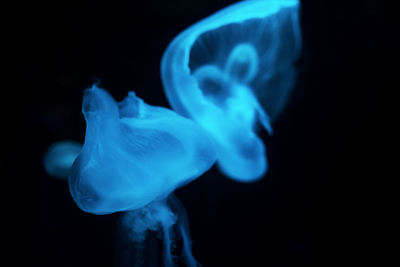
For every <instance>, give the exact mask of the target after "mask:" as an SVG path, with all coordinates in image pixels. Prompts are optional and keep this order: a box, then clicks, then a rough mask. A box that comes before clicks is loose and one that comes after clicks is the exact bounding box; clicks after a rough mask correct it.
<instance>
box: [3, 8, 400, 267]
mask: <svg viewBox="0 0 400 267" xmlns="http://www.w3.org/2000/svg"><path fill="white" fill-rule="evenodd" d="M233 2H234V1H218V2H217V1H212V0H207V1H205V0H203V1H200V0H196V1H183V0H173V1H161V0H151V1H143V2H141V3H134V2H131V3H130V4H123V5H122V4H121V5H119V4H111V3H109V4H98V3H97V4H93V3H92V4H79V5H74V4H71V3H69V2H62V1H61V2H58V3H57V5H55V4H53V5H51V4H50V5H44V4H43V5H40V4H37V3H35V4H30V5H22V4H21V6H18V4H16V6H14V7H12V8H11V9H12V10H11V12H10V14H11V16H10V19H8V20H7V22H5V23H4V24H3V25H4V26H5V28H6V29H5V31H6V34H7V35H6V36H7V37H6V38H4V40H3V42H5V43H8V44H10V47H7V49H4V51H3V52H4V54H6V55H7V56H10V58H11V59H12V64H11V65H7V68H8V69H9V70H11V74H10V76H9V77H7V78H11V79H10V80H11V81H12V84H11V85H9V86H7V87H6V88H3V89H2V99H1V100H2V102H3V105H2V109H4V110H2V117H3V120H2V125H5V126H6V127H4V128H3V130H2V133H3V134H4V133H5V134H6V138H2V142H4V144H3V145H2V148H1V149H2V150H1V159H0V168H1V179H2V191H3V194H2V196H3V197H4V200H3V201H2V204H3V208H2V213H3V215H4V216H3V215H2V221H3V222H5V223H6V224H5V226H4V227H3V231H4V232H5V234H4V235H3V237H4V239H3V240H4V242H5V243H6V247H7V250H6V254H7V255H6V256H8V257H6V260H7V263H8V266H114V264H115V262H116V258H117V255H118V251H117V250H116V244H117V243H118V241H117V239H116V232H117V229H118V216H119V215H118V214H113V215H107V216H95V215H91V214H86V213H84V212H82V211H81V210H79V208H78V207H77V206H76V205H75V204H74V202H73V200H72V198H71V196H70V195H69V190H68V186H67V183H66V182H65V181H61V180H57V179H54V178H51V177H49V176H48V175H47V174H46V173H45V171H44V170H43V164H42V159H43V154H44V153H45V151H46V149H47V148H48V146H49V145H51V144H52V143H53V142H55V141H59V140H64V139H72V140H76V141H81V142H82V141H83V138H84V128H85V123H84V119H83V116H82V114H81V101H82V91H83V89H85V88H87V87H89V86H90V85H91V84H92V83H93V81H95V80H96V79H98V80H100V82H101V86H102V87H104V88H106V89H107V90H109V92H110V93H111V94H112V95H113V96H114V97H115V98H116V99H117V100H121V99H122V98H123V97H124V96H125V95H126V93H127V91H128V90H134V91H135V92H136V93H137V95H138V96H139V97H141V98H143V99H144V100H145V101H146V102H147V103H149V104H152V105H159V106H166V107H169V104H168V102H167V100H166V97H165V95H164V92H163V89H162V85H161V80H160V75H159V64H160V59H161V56H162V53H163V51H164V49H165V48H166V46H167V45H168V43H169V42H170V41H171V40H172V39H173V37H174V36H176V35H177V34H178V33H179V32H180V31H182V30H184V29H185V28H187V27H188V26H190V25H191V24H193V23H195V22H197V21H198V20H200V19H201V18H204V17H205V16H207V15H209V14H211V13H213V12H215V11H217V10H219V9H221V8H222V7H224V6H226V5H227V4H230V3H233ZM385 8H386V7H385V6H384V4H383V2H379V3H378V1H372V0H365V1H347V2H346V3H345V5H344V4H343V3H339V1H317V0H315V1H303V6H302V12H301V15H302V21H301V24H302V25H301V28H302V33H303V41H304V49H303V54H302V57H301V59H300V60H299V62H298V69H299V77H298V81H297V83H296V87H295V89H294V91H293V94H292V95H291V98H290V100H289V104H288V106H287V108H286V109H285V111H284V113H283V114H282V115H281V117H280V118H279V119H278V120H277V121H276V122H275V124H274V125H273V126H274V129H275V134H274V136H272V137H268V136H267V135H266V134H265V133H262V136H263V138H264V141H265V143H266V145H267V149H268V158H269V162H270V169H269V172H268V174H267V175H266V177H264V179H263V180H261V181H260V182H258V183H254V184H239V183H235V182H233V181H231V180H229V179H226V178H224V177H223V176H222V175H221V174H220V173H219V172H218V170H217V169H216V168H215V167H214V168H213V169H211V170H210V171H209V172H207V173H206V174H205V175H204V176H202V177H200V178H199V179H197V180H195V181H194V182H192V183H190V184H188V185H186V186H185V187H183V188H180V189H178V190H177V192H176V195H177V196H178V197H179V198H180V199H181V200H182V202H183V204H184V205H185V207H186V209H187V213H188V217H189V222H190V227H191V234H192V239H193V253H194V256H195V257H196V259H197V260H198V261H199V262H200V263H202V264H203V266H206V267H207V266H331V265H332V266H333V265H335V266H337V265H339V266H347V265H356V264H357V263H360V261H363V262H364V261H365V262H369V261H371V260H372V259H373V258H375V256H376V255H374V252H371V251H370V249H369V248H370V247H371V246H372V245H373V241H372V235H373V234H372V233H371V232H372V231H371V230H372V229H373V226H372V225H371V223H370V222H371V219H372V218H370V216H371V215H369V211H370V210H371V209H372V208H373V205H374V203H375V202H374V201H373V200H372V199H371V198H373V197H374V195H375V193H376V192H368V190H369V189H367V188H369V185H371V182H370V180H371V178H369V177H374V179H380V176H381V173H380V169H379V168H380V166H379V164H377V162H378V161H379V158H380V156H381V155H380V154H379V150H378V146H379V144H380V141H381V140H380V138H381V137H379V136H378V135H376V130H377V129H376V128H377V122H378V121H379V118H378V115H377V109H378V107H377V100H376V98H377V89H382V88H385V86H387V84H386V83H384V82H383V81H382V77H381V73H382V69H383V68H384V67H385V66H386V65H387V64H389V63H388V62H389V61H390V60H391V59H388V58H387V57H384V56H383V55H382V51H384V50H390V49H391V44H390V43H384V41H383V39H384V38H385V36H384V35H385V33H386V31H387V30H386V31H385V30H384V29H383V25H382V19H383V10H384V9H385ZM5 12H6V13H7V9H5ZM396 38H397V37H396ZM385 64H386V65H385ZM390 64H392V63H390ZM3 93H4V94H3ZM5 93H9V94H8V95H6V94H5ZM371 217H372V216H371Z"/></svg>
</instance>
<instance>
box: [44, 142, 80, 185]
mask: <svg viewBox="0 0 400 267" xmlns="http://www.w3.org/2000/svg"><path fill="white" fill-rule="evenodd" d="M81 149H82V145H81V144H80V143H78V142H75V141H70V140H65V141H59V142H56V143H54V144H52V145H51V146H50V147H49V148H48V149H47V151H46V154H45V155H44V159H43V163H44V168H45V170H46V172H47V173H48V174H49V175H51V176H53V177H56V178H60V179H68V175H69V171H70V169H71V166H72V163H73V162H74V160H75V159H76V157H77V156H78V155H79V153H80V152H81Z"/></svg>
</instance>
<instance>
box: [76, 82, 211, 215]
mask: <svg viewBox="0 0 400 267" xmlns="http://www.w3.org/2000/svg"><path fill="white" fill-rule="evenodd" d="M82 110H83V113H84V116H85V119H86V124H87V127H86V135H85V142H84V145H83V148H82V151H81V153H80V154H79V156H78V157H77V159H76V160H75V162H74V164H73V166H72V170H71V174H70V177H69V186H70V191H71V194H72V197H73V199H74V200H75V202H76V203H77V204H78V206H79V207H80V208H81V209H82V210H84V211H87V212H90V213H94V214H108V213H113V212H117V211H127V210H135V209H138V208H142V207H144V206H146V205H148V204H149V203H151V202H154V201H159V200H163V199H165V198H166V197H167V196H168V195H169V194H170V193H171V192H172V191H173V190H174V189H175V188H177V187H179V186H182V185H184V184H186V183H188V182H190V181H191V180H193V179H195V178H197V177H198V176H200V175H201V174H203V173H204V172H205V171H206V170H208V169H209V168H210V167H211V166H212V164H213V163H214V161H215V151H214V149H213V145H212V144H211V142H210V140H209V138H208V137H207V133H205V132H204V131H203V130H202V129H201V128H200V127H199V126H197V125H196V124H195V123H194V122H192V121H191V120H189V119H186V118H184V117H182V116H180V115H178V114H176V113H175V112H173V111H171V110H168V109H166V108H161V107H154V106H150V105H147V104H145V103H144V102H143V101H142V100H141V99H139V98H138V97H136V96H135V94H134V93H133V92H130V93H129V95H128V96H127V97H126V98H125V99H124V100H123V101H122V102H120V103H117V102H115V101H114V99H113V98H112V97H111V96H110V95H109V94H108V93H107V92H106V91H105V90H103V89H100V88H97V87H96V86H93V87H92V88H90V89H87V90H86V91H85V94H84V99H83V107H82Z"/></svg>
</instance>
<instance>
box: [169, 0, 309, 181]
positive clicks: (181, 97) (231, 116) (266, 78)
mask: <svg viewBox="0 0 400 267" xmlns="http://www.w3.org/2000/svg"><path fill="white" fill-rule="evenodd" d="M300 49H301V34H300V28H299V1H298V0H263V1H261V0H260V1H257V0H255V1H243V2H239V3H236V4H233V5H231V6H229V7H226V8H225V9H222V10H220V11H218V12H217V13H215V14H213V15H211V16H209V17H207V18H205V19H203V20H201V21H200V22H198V23H196V24H194V25H193V26H191V27H189V28H187V29H186V30H184V31H183V32H182V33H180V34H179V35H178V36H177V37H176V38H175V39H173V41H172V42H171V43H170V44H169V46H168V48H167V49H166V51H165V52H164V55H163V57H162V62H161V76H162V81H163V85H164V90H165V93H166V95H167V98H168V100H169V102H170V104H171V106H172V107H173V108H174V109H175V110H176V111H177V112H178V113H180V114H181V115H183V116H185V117H189V118H192V119H193V120H195V121H196V122H197V123H199V124H200V125H201V126H202V127H203V128H204V129H205V130H206V131H207V132H208V133H209V134H210V135H211V136H212V137H213V140H214V142H215V144H216V151H217V164H218V166H219V168H220V170H221V171H222V172H223V173H224V174H225V175H226V176H228V177H230V178H232V179H234V180H236V181H240V182H252V181H257V180H258V179H260V178H261V177H263V176H264V175H265V173H266V172H267V169H268V163H267V158H266V148H265V146H264V144H263V142H262V140H261V138H260V137H259V136H258V135H257V130H259V128H260V126H261V127H263V128H265V129H266V130H267V131H268V132H269V133H270V134H272V132H273V129H272V125H271V123H272V122H273V121H275V120H276V119H277V117H278V116H279V114H280V113H281V112H282V110H283V108H284V106H285V104H286V102H287V99H288V97H289V95H290V92H291V90H292V88H293V86H294V82H295V78H296V69H295V65H294V63H295V62H296V60H297V59H298V57H299V54H300Z"/></svg>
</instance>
